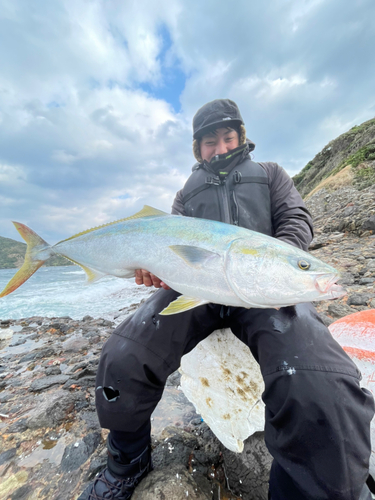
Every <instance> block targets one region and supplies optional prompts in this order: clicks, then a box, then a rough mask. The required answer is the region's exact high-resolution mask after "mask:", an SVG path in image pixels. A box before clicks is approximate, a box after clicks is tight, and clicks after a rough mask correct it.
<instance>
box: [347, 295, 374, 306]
mask: <svg viewBox="0 0 375 500" xmlns="http://www.w3.org/2000/svg"><path fill="white" fill-rule="evenodd" d="M369 299H370V297H369V296H368V295H364V294H362V293H353V294H352V295H349V297H348V302H347V304H348V305H349V306H367V302H368V301H369Z"/></svg>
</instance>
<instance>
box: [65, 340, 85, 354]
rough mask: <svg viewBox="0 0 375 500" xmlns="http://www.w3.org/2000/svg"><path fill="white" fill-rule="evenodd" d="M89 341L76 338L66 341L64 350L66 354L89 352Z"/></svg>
mask: <svg viewBox="0 0 375 500" xmlns="http://www.w3.org/2000/svg"><path fill="white" fill-rule="evenodd" d="M89 345H90V344H89V341H88V339H85V338H83V337H76V338H72V339H69V340H66V341H65V342H64V343H63V346H62V349H63V351H64V352H65V353H67V352H80V351H84V350H87V349H88V348H89Z"/></svg>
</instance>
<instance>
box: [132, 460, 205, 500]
mask: <svg viewBox="0 0 375 500" xmlns="http://www.w3.org/2000/svg"><path fill="white" fill-rule="evenodd" d="M187 498H188V499H193V500H210V497H208V496H207V495H206V494H205V493H204V492H203V491H202V490H201V488H200V487H199V486H198V484H197V483H196V482H195V481H194V479H193V477H192V476H191V475H190V474H189V473H188V472H187V470H186V468H185V467H184V466H183V465H179V464H175V465H173V466H170V467H168V468H165V467H164V468H163V469H161V470H154V471H152V472H151V473H150V474H149V475H148V476H146V477H145V479H143V481H142V482H141V483H140V484H139V486H138V487H137V488H136V490H135V492H134V493H133V496H132V500H167V499H168V500H172V499H173V500H186V499H187Z"/></svg>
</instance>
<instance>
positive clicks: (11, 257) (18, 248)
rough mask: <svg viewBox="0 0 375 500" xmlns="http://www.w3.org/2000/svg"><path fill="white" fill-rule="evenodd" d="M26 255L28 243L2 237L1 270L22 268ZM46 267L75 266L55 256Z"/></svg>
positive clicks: (46, 263)
mask: <svg viewBox="0 0 375 500" xmlns="http://www.w3.org/2000/svg"><path fill="white" fill-rule="evenodd" d="M25 253H26V243H21V242H19V241H15V240H12V239H10V238H3V237H2V236H0V269H11V268H13V267H21V266H22V264H23V260H24V258H25ZM44 265H45V266H70V265H72V266H73V265H74V264H73V263H72V262H70V261H69V260H67V259H65V258H64V257H60V256H58V255H54V256H53V257H51V258H50V259H48V260H46V262H45V264H44Z"/></svg>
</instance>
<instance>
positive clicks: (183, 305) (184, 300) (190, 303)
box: [159, 295, 209, 316]
mask: <svg viewBox="0 0 375 500" xmlns="http://www.w3.org/2000/svg"><path fill="white" fill-rule="evenodd" d="M208 303H209V301H208V300H202V299H196V298H194V297H187V296H186V295H181V296H180V297H178V299H176V300H174V301H173V302H171V303H170V304H169V306H167V307H166V308H165V309H163V310H162V311H161V312H160V313H159V314H160V315H162V316H170V315H171V314H178V313H181V312H184V311H189V309H194V307H198V306H203V304H208Z"/></svg>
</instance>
